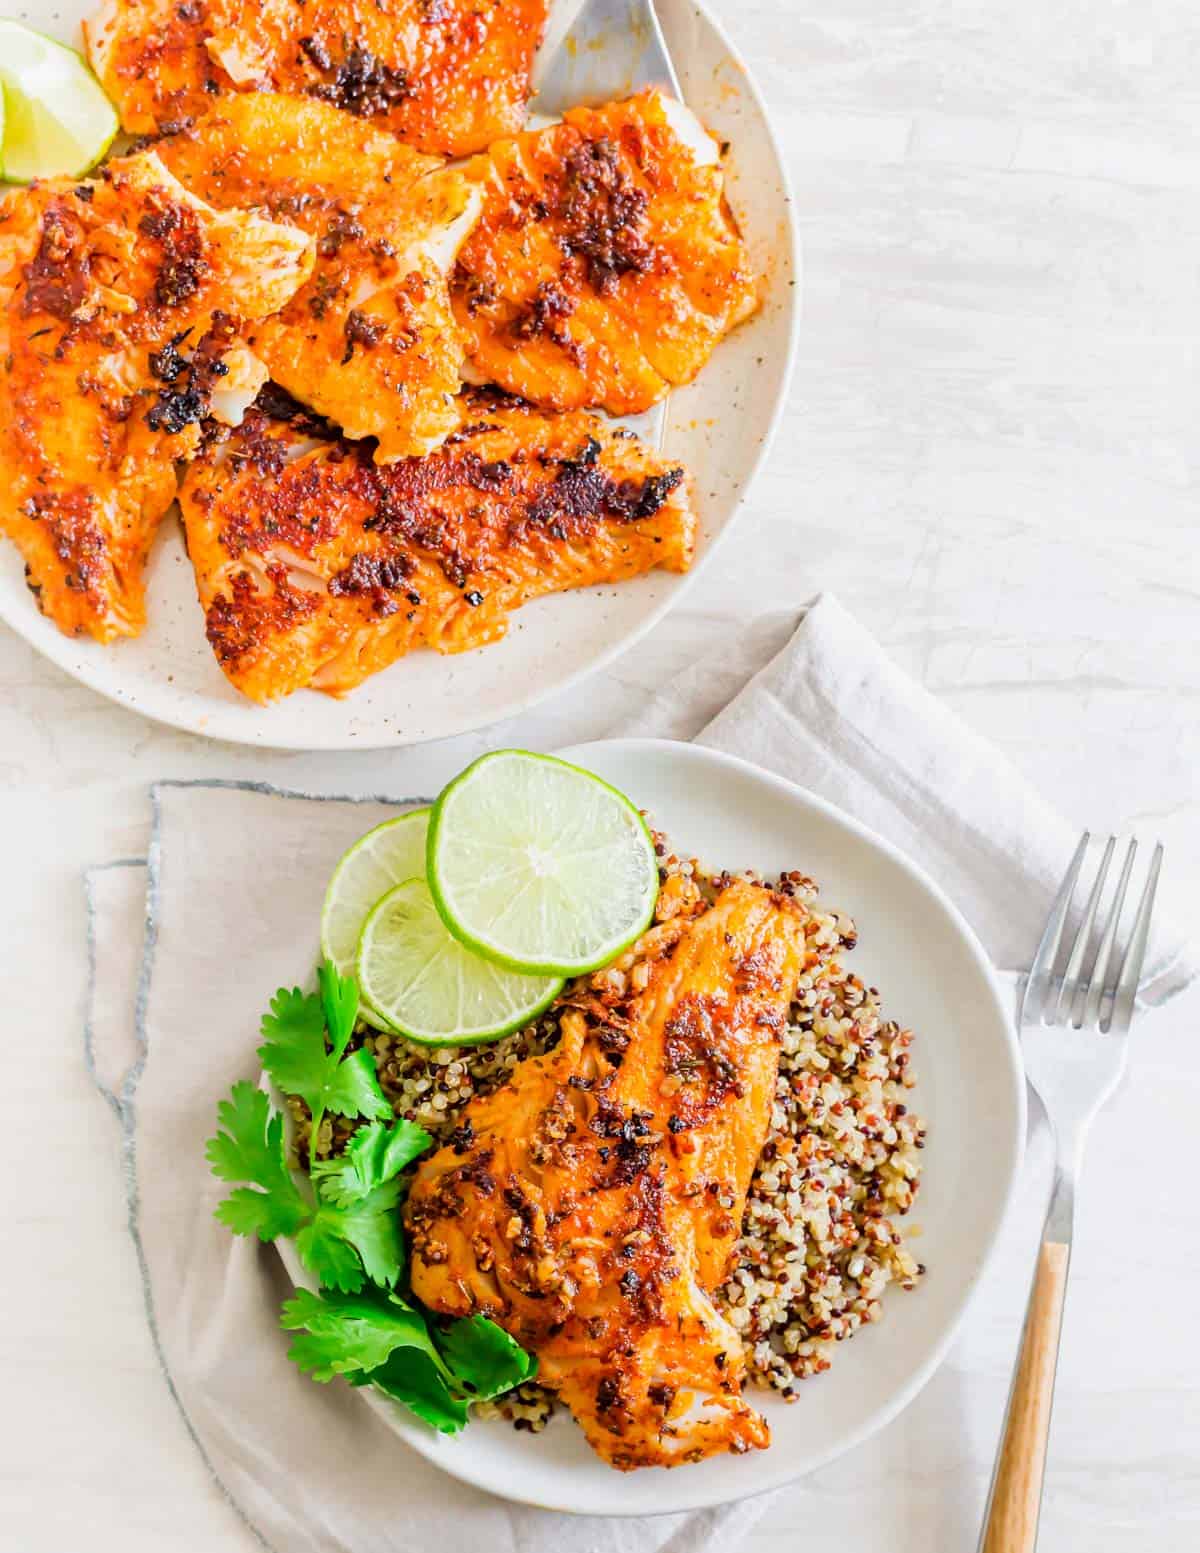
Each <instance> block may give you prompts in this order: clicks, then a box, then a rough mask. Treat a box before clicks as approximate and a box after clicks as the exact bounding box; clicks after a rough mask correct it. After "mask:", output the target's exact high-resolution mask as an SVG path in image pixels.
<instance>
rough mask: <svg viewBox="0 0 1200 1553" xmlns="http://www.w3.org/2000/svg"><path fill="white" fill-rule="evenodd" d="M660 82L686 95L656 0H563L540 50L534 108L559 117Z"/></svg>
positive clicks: (677, 94) (675, 93) (554, 10)
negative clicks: (656, 12) (681, 86)
mask: <svg viewBox="0 0 1200 1553" xmlns="http://www.w3.org/2000/svg"><path fill="white" fill-rule="evenodd" d="M647 86H660V87H662V88H663V90H664V91H666V92H669V93H670V94H671V95H672V96H673V97H678V98H680V99H681V100H682V95H683V94H682V93H681V92H680V90H679V80H678V77H677V76H676V74H675V70H674V67H673V66H672V64H671V57H670V55H669V54H668V53H667V45H666V43H665V42H664V41H663V35H662V28H661V27H660V26H659V24H658V17H657V16H656V15H655V13H654V4H653V0H559V3H557V4H556V5H554V6H553V8H552V10H551V14H550V23H549V28H548V30H547V34H546V41H545V42H544V43H543V45H542V48H541V51H540V53H539V55H538V64H537V70H536V74H535V79H534V96H533V100H532V102H531V103H530V104H529V109H530V112H531V113H535V114H541V115H544V116H545V117H546V118H559V117H561V115H562V114H563V113H564V112H565V111H566V110H567V109H568V108H575V107H579V106H580V105H583V106H584V107H593V108H594V107H597V106H598V105H599V104H600V103H604V102H611V101H613V100H614V99H615V98H621V97H629V96H632V94H633V93H634V92H637V91H640V90H641V89H642V88H643V87H647Z"/></svg>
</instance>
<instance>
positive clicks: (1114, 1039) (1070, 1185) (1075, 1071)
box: [979, 831, 1163, 1553]
mask: <svg viewBox="0 0 1200 1553" xmlns="http://www.w3.org/2000/svg"><path fill="white" fill-rule="evenodd" d="M1089 840H1090V837H1089V835H1088V833H1087V831H1084V833H1083V839H1082V840H1081V841H1080V843H1079V846H1078V848H1077V849H1076V852H1075V856H1074V858H1073V859H1072V861H1071V866H1070V867H1069V868H1068V869H1067V874H1066V878H1065V879H1064V880H1063V882H1062V885H1061V886H1060V888H1059V891H1058V895H1057V896H1056V897H1055V901H1054V905H1053V906H1052V907H1051V909H1050V915H1049V917H1048V918H1047V921H1046V926H1045V929H1044V931H1043V933H1042V941H1041V943H1040V944H1039V945H1038V951H1037V956H1036V958H1035V959H1034V962H1033V967H1032V969H1031V970H1030V972H1029V976H1028V979H1027V980H1026V983H1025V991H1024V995H1023V997H1022V1000H1021V1047H1022V1051H1023V1053H1024V1058H1025V1073H1026V1077H1027V1078H1028V1079H1029V1082H1030V1083H1031V1084H1032V1085H1033V1088H1034V1090H1035V1092H1036V1093H1037V1096H1038V1099H1039V1100H1040V1101H1041V1102H1042V1107H1043V1109H1044V1110H1045V1112H1046V1116H1047V1117H1048V1119H1049V1121H1050V1125H1051V1128H1052V1129H1053V1132H1054V1143H1055V1149H1056V1154H1057V1158H1056V1163H1055V1171H1054V1191H1053V1193H1052V1195H1051V1198H1050V1208H1049V1211H1048V1213H1047V1214H1046V1223H1045V1227H1044V1229H1043V1231H1042V1244H1041V1249H1040V1251H1039V1252H1038V1261H1037V1270H1036V1272H1035V1273H1034V1279H1033V1288H1032V1290H1031V1292H1030V1296H1029V1306H1028V1309H1027V1311H1026V1315H1025V1330H1024V1334H1023V1336H1022V1339H1021V1356H1020V1359H1019V1360H1018V1362H1017V1370H1016V1374H1015V1375H1014V1377H1013V1384H1012V1390H1011V1392H1010V1393H1009V1398H1008V1411H1007V1413H1006V1414H1005V1419H1004V1434H1003V1437H1002V1439H1001V1444H1000V1451H999V1454H998V1456H997V1458H996V1467H995V1471H994V1473H993V1475H992V1486H991V1489H990V1491H989V1494H988V1503H987V1509H986V1511H985V1512H984V1521H983V1530H982V1532H981V1534H980V1539H979V1553H1033V1550H1034V1549H1035V1548H1036V1546H1037V1537H1038V1518H1039V1515H1040V1512H1041V1505H1042V1484H1043V1481H1044V1478H1045V1467H1046V1443H1047V1439H1048V1436H1049V1432H1050V1414H1051V1409H1052V1407H1053V1403H1054V1376H1055V1372H1056V1370H1057V1367H1058V1342H1059V1335H1060V1332H1061V1330H1062V1314H1063V1302H1064V1300H1065V1299H1066V1293H1067V1269H1068V1266H1069V1264H1070V1260H1071V1238H1072V1233H1073V1229H1074V1219H1075V1190H1076V1186H1077V1184H1078V1178H1079V1172H1080V1168H1081V1166H1082V1163H1083V1150H1084V1145H1085V1144H1086V1142H1087V1135H1088V1132H1089V1130H1090V1128H1091V1125H1092V1122H1093V1121H1094V1120H1095V1119H1096V1116H1097V1114H1098V1113H1099V1111H1100V1108H1101V1107H1102V1106H1103V1105H1104V1104H1105V1102H1106V1101H1107V1100H1108V1099H1109V1098H1110V1097H1111V1096H1112V1094H1113V1092H1114V1091H1115V1089H1116V1087H1117V1085H1118V1083H1119V1082H1120V1080H1121V1077H1122V1075H1123V1074H1124V1072H1125V1066H1126V1063H1127V1061H1128V1058H1129V1027H1130V1024H1131V1023H1132V1020H1133V1013H1134V1002H1135V999H1136V997H1137V989H1138V982H1139V981H1140V980H1141V975H1142V965H1143V962H1144V960H1145V958H1146V940H1147V938H1148V937H1149V933H1150V915H1151V913H1152V911H1153V909H1154V892H1155V889H1156V888H1157V885H1158V875H1159V870H1160V869H1161V867H1162V856H1163V849H1162V844H1161V842H1160V843H1159V844H1158V845H1157V846H1156V847H1155V849H1154V855H1153V857H1152V858H1151V860H1150V868H1149V870H1148V872H1147V875H1146V882H1145V885H1144V887H1143V889H1142V895H1141V899H1140V901H1139V902H1138V907H1137V910H1136V912H1135V913H1134V918H1133V924H1132V926H1131V928H1130V929H1129V932H1128V936H1127V938H1125V940H1124V944H1123V952H1120V953H1118V952H1117V939H1118V937H1119V936H1120V927H1121V914H1122V910H1123V908H1124V905H1125V894H1126V890H1127V889H1128V886H1129V876H1130V873H1131V872H1132V869H1133V860H1134V857H1135V856H1136V854H1137V842H1136V841H1131V842H1130V843H1129V846H1128V848H1127V850H1126V852H1125V859H1124V862H1123V864H1122V866H1121V873H1120V877H1119V879H1118V881H1117V886H1116V890H1115V892H1114V893H1113V896H1112V901H1111V904H1110V905H1109V907H1108V911H1107V915H1106V917H1105V920H1104V927H1103V928H1102V929H1101V932H1100V936H1099V940H1098V941H1097V942H1096V943H1095V948H1094V949H1093V948H1092V945H1093V940H1094V938H1095V929H1096V922H1097V918H1098V915H1099V911H1100V904H1101V900H1102V898H1103V895H1104V886H1105V883H1106V881H1107V878H1108V871H1109V866H1110V864H1111V863H1112V859H1113V853H1114V851H1115V850H1116V845H1117V841H1116V837H1115V836H1110V837H1109V838H1108V843H1107V845H1106V846H1105V848H1104V856H1103V858H1102V859H1101V862H1100V867H1099V870H1098V871H1097V873H1096V876H1095V879H1094V880H1093V882H1092V885H1091V888H1090V889H1089V890H1088V892H1087V896H1086V899H1085V903H1084V906H1083V917H1082V920H1081V921H1080V924H1079V927H1078V929H1077V930H1076V933H1075V937H1074V940H1073V941H1072V943H1071V947H1070V949H1069V950H1067V951H1066V964H1065V965H1064V966H1063V968H1062V969H1061V970H1057V969H1056V967H1057V965H1058V963H1059V960H1060V957H1061V955H1062V952H1063V949H1064V937H1065V934H1066V927H1067V921H1068V919H1069V917H1070V914H1071V901H1072V898H1073V897H1074V895H1075V890H1076V886H1077V885H1078V883H1079V876H1080V874H1081V872H1082V870H1083V865H1084V860H1085V858H1086V856H1087V851H1088V842H1089ZM1085 965H1088V967H1089V968H1088V969H1087V971H1086V972H1085Z"/></svg>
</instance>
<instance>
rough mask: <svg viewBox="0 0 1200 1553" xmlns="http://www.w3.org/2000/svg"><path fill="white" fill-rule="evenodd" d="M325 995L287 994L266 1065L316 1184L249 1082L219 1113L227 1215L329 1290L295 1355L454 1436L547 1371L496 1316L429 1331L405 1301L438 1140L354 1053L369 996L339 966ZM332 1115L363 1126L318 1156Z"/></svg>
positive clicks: (295, 1321) (296, 1322) (215, 1164)
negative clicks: (297, 1113) (428, 1162)
mask: <svg viewBox="0 0 1200 1553" xmlns="http://www.w3.org/2000/svg"><path fill="white" fill-rule="evenodd" d="M317 977H318V991H317V992H315V993H303V992H301V991H300V989H299V988H298V987H295V988H291V989H290V990H289V989H288V988H286V987H281V988H280V989H279V991H278V992H276V994H275V996H274V997H273V998H272V999H271V1005H270V1010H269V1012H268V1013H266V1014H265V1015H264V1016H263V1020H262V1035H263V1045H262V1046H261V1047H260V1048H259V1052H258V1055H259V1057H260V1058H261V1060H262V1064H263V1067H264V1069H265V1070H266V1072H267V1074H268V1075H269V1077H270V1078H271V1079H272V1081H273V1082H274V1084H275V1085H276V1087H277V1088H278V1089H279V1090H281V1091H282V1092H283V1093H284V1094H288V1095H294V1096H297V1097H298V1098H299V1099H300V1100H302V1101H303V1102H304V1104H305V1105H306V1106H307V1107H308V1111H309V1114H310V1117H311V1126H310V1131H309V1148H308V1154H309V1161H308V1163H309V1173H308V1177H307V1180H306V1179H305V1178H304V1177H303V1176H302V1175H300V1174H299V1172H297V1171H296V1170H294V1169H293V1168H292V1164H291V1162H290V1160H289V1157H288V1148H287V1141H286V1138H285V1134H284V1119H283V1117H282V1116H281V1115H280V1114H279V1113H278V1112H276V1111H275V1110H273V1109H272V1106H271V1102H270V1099H269V1097H268V1095H267V1094H266V1092H265V1091H264V1090H262V1089H260V1088H258V1087H257V1086H255V1085H254V1084H250V1083H247V1082H245V1081H244V1080H243V1081H241V1082H239V1083H236V1084H234V1086H233V1088H232V1090H231V1091H230V1095H229V1098H228V1099H227V1100H223V1101H221V1103H220V1104H219V1106H218V1107H217V1120H218V1124H219V1126H218V1130H217V1132H216V1134H215V1135H214V1136H213V1137H212V1138H210V1139H209V1140H208V1144H207V1148H206V1153H207V1157H208V1161H209V1164H210V1165H211V1166H212V1170H213V1173H214V1175H216V1176H217V1177H218V1178H219V1179H220V1180H222V1181H225V1182H228V1183H231V1184H233V1185H234V1190H233V1191H231V1192H230V1193H229V1194H228V1195H227V1196H226V1197H225V1198H224V1199H223V1200H222V1201H221V1202H220V1204H219V1205H218V1206H217V1209H216V1217H217V1218H218V1219H219V1220H220V1222H221V1223H222V1224H224V1225H226V1226H227V1227H228V1228H229V1229H230V1230H232V1231H233V1233H234V1234H235V1235H257V1237H258V1238H259V1239H260V1240H263V1241H272V1240H276V1239H278V1238H279V1237H280V1236H286V1237H288V1238H290V1239H292V1240H294V1242H295V1245H296V1249H297V1252H298V1253H299V1256H300V1260H301V1261H302V1262H303V1264H304V1266H305V1267H306V1268H307V1269H308V1271H309V1272H310V1273H311V1274H312V1275H313V1276H314V1277H315V1278H316V1279H317V1281H318V1283H319V1284H320V1286H321V1287H320V1291H319V1292H316V1293H314V1292H313V1291H311V1290H308V1289H298V1290H297V1291H296V1294H295V1295H294V1297H293V1298H292V1299H290V1300H288V1301H287V1303H286V1304H285V1305H284V1307H283V1315H282V1318H281V1320H282V1325H283V1326H284V1328H285V1329H286V1330H288V1331H292V1332H295V1333H297V1334H298V1335H297V1336H296V1337H295V1338H294V1339H293V1341H292V1345H291V1348H290V1349H289V1357H290V1358H291V1359H292V1360H293V1361H294V1362H295V1363H296V1364H298V1365H299V1366H300V1368H301V1369H303V1370H305V1371H306V1372H308V1373H309V1374H311V1375H312V1377H313V1379H314V1380H318V1381H329V1380H332V1379H333V1378H334V1377H335V1376H337V1375H341V1376H344V1377H345V1379H346V1380H348V1381H349V1382H350V1384H351V1385H355V1386H361V1385H371V1386H375V1387H376V1388H377V1389H378V1390H380V1391H383V1392H385V1393H387V1394H388V1395H389V1396H391V1397H393V1398H395V1399H396V1400H397V1401H399V1402H402V1403H403V1404H404V1405H405V1406H406V1407H408V1408H409V1409H410V1410H411V1411H412V1412H414V1413H416V1414H417V1415H418V1416H419V1417H420V1418H423V1419H424V1420H425V1421H426V1422H427V1423H429V1424H431V1425H432V1426H433V1427H434V1428H436V1429H439V1430H441V1431H442V1432H444V1433H450V1434H453V1433H457V1432H458V1430H460V1429H462V1428H463V1427H464V1425H465V1424H466V1422H467V1409H468V1406H469V1404H470V1402H472V1401H482V1400H485V1399H487V1398H490V1397H494V1396H499V1395H500V1394H501V1393H502V1392H504V1391H509V1390H511V1389H512V1387H514V1386H517V1385H520V1384H521V1382H522V1381H525V1380H528V1379H529V1378H530V1376H531V1375H532V1374H533V1373H534V1369H535V1361H534V1359H533V1358H532V1356H531V1355H529V1354H527V1353H526V1352H525V1351H524V1349H522V1348H521V1347H520V1346H519V1344H517V1343H516V1342H515V1341H514V1340H513V1339H512V1338H511V1337H509V1335H508V1333H507V1332H505V1331H504V1330H503V1329H502V1328H501V1327H498V1326H497V1325H496V1324H495V1323H494V1322H492V1321H488V1320H487V1319H486V1318H485V1317H483V1316H472V1317H470V1318H467V1319H464V1320H460V1321H452V1322H440V1321H436V1320H430V1319H428V1318H427V1316H426V1313H425V1312H424V1311H423V1310H422V1309H420V1308H419V1307H418V1306H416V1305H413V1304H410V1303H409V1302H408V1301H407V1300H406V1299H404V1298H403V1297H402V1296H401V1295H400V1294H399V1293H398V1292H397V1286H398V1285H399V1283H400V1280H401V1276H402V1274H403V1271H404V1264H405V1255H404V1240H403V1233H402V1229H401V1220H400V1202H401V1198H402V1195H403V1190H404V1187H403V1180H402V1176H403V1172H404V1171H405V1170H406V1169H407V1168H408V1166H409V1165H411V1164H412V1163H413V1161H414V1160H416V1159H417V1158H419V1157H420V1155H421V1154H423V1153H424V1152H425V1150H426V1149H428V1148H429V1147H430V1146H431V1144H432V1142H433V1140H432V1138H431V1137H430V1135H429V1134H428V1133H427V1132H426V1131H425V1130H424V1128H422V1127H418V1126H417V1125H416V1124H415V1123H413V1122H410V1121H407V1120H405V1119H404V1118H400V1119H395V1118H394V1117H393V1114H392V1108H391V1105H390V1104H389V1102H388V1100H387V1097H386V1096H385V1095H384V1093H383V1091H382V1089H381V1088H380V1085H379V1078H378V1075H377V1074H376V1071H375V1065H374V1062H373V1061H372V1059H371V1054H370V1052H369V1051H367V1050H366V1049H365V1048H359V1049H358V1050H356V1051H354V1052H352V1053H350V1055H349V1056H347V1054H346V1053H347V1047H348V1046H349V1043H350V1040H351V1037H352V1036H353V1034H354V1030H355V1026H356V1023H357V1020H358V986H357V983H356V982H355V980H354V978H353V977H351V976H340V975H339V974H338V972H337V971H336V969H335V968H334V966H333V965H332V964H330V962H329V961H328V960H326V961H325V962H324V963H323V964H322V965H321V966H320V968H319V970H318V973H317ZM327 1114H332V1115H337V1116H342V1117H345V1118H347V1119H349V1120H351V1121H355V1122H357V1123H358V1124H359V1125H358V1126H357V1128H356V1129H355V1131H354V1133H353V1134H352V1136H351V1138H350V1140H349V1142H348V1143H347V1145H346V1147H345V1149H344V1150H343V1151H342V1153H340V1154H338V1155H335V1156H333V1157H330V1158H325V1159H322V1158H319V1157H318V1148H319V1140H320V1132H321V1125H322V1122H323V1121H324V1118H325V1116H326V1115H327Z"/></svg>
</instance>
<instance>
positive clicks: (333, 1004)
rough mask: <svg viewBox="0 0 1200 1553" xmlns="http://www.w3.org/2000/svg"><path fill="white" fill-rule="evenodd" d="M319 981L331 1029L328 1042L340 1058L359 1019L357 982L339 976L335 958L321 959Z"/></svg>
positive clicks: (326, 1021) (318, 970) (327, 1020)
mask: <svg viewBox="0 0 1200 1553" xmlns="http://www.w3.org/2000/svg"><path fill="white" fill-rule="evenodd" d="M317 982H318V984H319V986H320V988H321V1007H322V1009H323V1010H324V1013H325V1026H326V1028H327V1029H328V1031H329V1044H330V1045H331V1046H332V1047H333V1049H334V1052H335V1053H336V1055H337V1056H339V1057H340V1056H341V1055H342V1053H343V1052H344V1051H345V1050H346V1044H347V1042H348V1041H349V1039H350V1037H351V1036H352V1035H353V1034H354V1022H355V1020H356V1019H357V1018H358V983H357V982H356V981H355V979H354V977H353V976H339V974H338V970H337V967H336V966H335V965H334V963H333V961H332V960H322V961H321V963H320V965H319V966H318V967H317Z"/></svg>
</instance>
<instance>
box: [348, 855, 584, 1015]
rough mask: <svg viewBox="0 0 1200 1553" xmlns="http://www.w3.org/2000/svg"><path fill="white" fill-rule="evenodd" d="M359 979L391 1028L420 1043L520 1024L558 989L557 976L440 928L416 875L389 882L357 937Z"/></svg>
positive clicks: (429, 901) (542, 1007)
mask: <svg viewBox="0 0 1200 1553" xmlns="http://www.w3.org/2000/svg"><path fill="white" fill-rule="evenodd" d="M357 972H358V985H359V988H360V989H361V991H362V994H363V996H364V997H366V998H368V999H369V1000H370V1002H371V1004H372V1006H373V1007H374V1008H375V1009H376V1010H378V1012H379V1013H380V1014H382V1015H383V1016H384V1018H385V1019H386V1020H387V1022H388V1024H389V1025H390V1026H391V1028H392V1029H394V1030H397V1031H399V1033H400V1034H401V1035H404V1036H407V1037H408V1039H409V1040H410V1041H419V1042H421V1044H422V1045H424V1046H469V1045H476V1044H478V1043H480V1042H482V1041H495V1040H498V1039H499V1037H500V1036H502V1035H507V1034H508V1032H509V1031H510V1030H519V1029H520V1028H521V1026H522V1025H526V1024H528V1023H529V1021H530V1020H531V1019H533V1018H534V1017H535V1015H537V1014H540V1013H541V1011H542V1010H543V1009H544V1008H545V1007H546V1006H547V1005H548V1004H550V1003H552V1002H553V1001H554V999H555V998H556V997H557V996H558V994H559V992H560V991H561V990H562V980H561V978H559V977H557V976H521V975H518V974H517V973H516V972H515V971H506V970H505V969H504V968H503V967H502V966H499V965H493V964H492V963H491V962H490V961H488V960H481V959H480V957H479V956H478V955H477V954H472V952H471V951H470V950H469V949H467V948H465V947H464V946H463V945H462V944H460V943H459V942H458V940H457V939H456V938H452V937H451V936H450V934H449V933H448V932H447V931H446V925H445V923H444V922H443V921H442V919H441V917H439V916H438V913H437V907H436V906H435V905H434V903H433V896H432V895H431V894H430V893H429V886H428V885H427V884H426V883H425V880H424V879H423V878H419V879H408V880H406V881H405V883H404V884H398V885H397V886H396V888H395V889H394V890H389V891H388V893H387V894H386V895H385V896H384V897H383V899H382V900H381V901H380V902H379V904H378V905H377V906H376V907H375V908H374V910H373V911H372V912H371V914H370V916H368V918H367V921H366V925H365V926H364V928H363V932H362V938H361V940H360V941H359V945H358V964H357Z"/></svg>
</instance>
